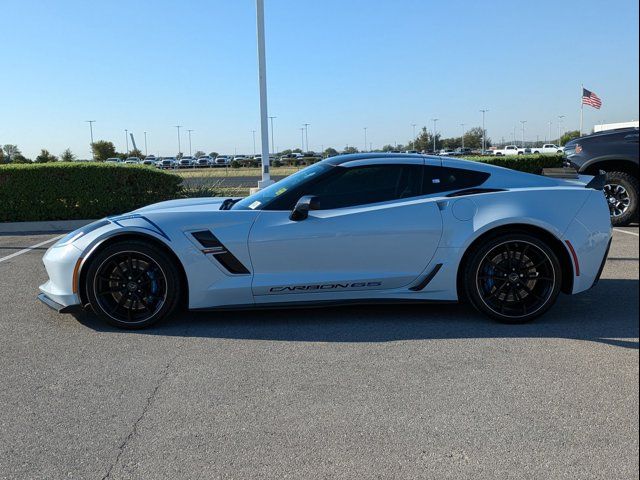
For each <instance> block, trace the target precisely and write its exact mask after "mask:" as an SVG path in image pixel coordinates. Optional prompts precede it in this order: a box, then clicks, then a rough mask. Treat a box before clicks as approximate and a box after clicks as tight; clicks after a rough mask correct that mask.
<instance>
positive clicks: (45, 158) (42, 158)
mask: <svg viewBox="0 0 640 480" xmlns="http://www.w3.org/2000/svg"><path fill="white" fill-rule="evenodd" d="M57 161H58V157H56V156H55V155H51V153H49V150H47V149H44V148H43V149H42V150H40V155H38V156H37V157H36V163H49V162H57Z"/></svg>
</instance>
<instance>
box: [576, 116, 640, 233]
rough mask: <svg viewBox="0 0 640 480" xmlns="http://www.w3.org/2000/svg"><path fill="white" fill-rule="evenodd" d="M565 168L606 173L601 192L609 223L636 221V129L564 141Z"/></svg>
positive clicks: (580, 171) (612, 131) (589, 173)
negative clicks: (604, 197)
mask: <svg viewBox="0 0 640 480" xmlns="http://www.w3.org/2000/svg"><path fill="white" fill-rule="evenodd" d="M564 154H565V166H567V167H573V168H575V169H576V170H577V171H578V173H584V174H586V175H596V174H597V173H598V172H599V171H600V170H603V171H604V172H606V174H607V179H606V182H605V186H604V193H605V196H606V197H607V202H608V204H609V212H610V213H611V223H612V224H613V225H616V226H620V225H627V224H629V222H631V221H633V220H637V218H638V196H639V194H640V193H639V192H638V129H637V128H626V129H621V130H610V131H605V132H601V133H594V134H593V135H587V136H586V137H581V138H577V139H575V140H571V141H570V142H567V144H566V145H565V146H564Z"/></svg>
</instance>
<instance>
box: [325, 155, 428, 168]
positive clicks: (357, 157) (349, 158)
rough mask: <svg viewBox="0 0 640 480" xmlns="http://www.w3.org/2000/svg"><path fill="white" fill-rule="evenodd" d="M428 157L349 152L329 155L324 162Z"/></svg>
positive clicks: (422, 156) (339, 163) (341, 162)
mask: <svg viewBox="0 0 640 480" xmlns="http://www.w3.org/2000/svg"><path fill="white" fill-rule="evenodd" d="M418 157H420V158H426V157H427V155H422V154H419V153H349V154H346V155H336V156H335V157H329V158H327V159H325V160H323V162H325V163H328V164H330V165H342V164H343V163H346V162H353V161H356V160H389V159H398V160H399V159H402V158H418Z"/></svg>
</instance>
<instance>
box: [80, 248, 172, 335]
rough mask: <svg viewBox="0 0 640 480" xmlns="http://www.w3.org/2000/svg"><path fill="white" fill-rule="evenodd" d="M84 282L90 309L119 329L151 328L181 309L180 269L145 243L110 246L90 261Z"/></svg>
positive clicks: (164, 255)
mask: <svg viewBox="0 0 640 480" xmlns="http://www.w3.org/2000/svg"><path fill="white" fill-rule="evenodd" d="M85 279H86V280H85V291H86V294H87V298H88V299H89V303H90V304H91V307H92V308H93V310H94V311H95V312H96V313H97V314H98V315H99V316H100V317H101V318H103V319H104V320H106V321H107V322H108V323H110V324H111V325H114V326H116V327H120V328H129V329H134V328H144V327H148V326H150V325H153V324H154V323H156V322H158V321H160V320H162V319H164V318H166V317H167V316H169V315H170V314H171V313H172V312H173V311H174V310H175V308H176V306H177V305H178V299H179V295H180V293H179V292H180V273H179V271H178V269H177V268H176V266H175V264H174V262H173V260H172V259H171V258H170V257H169V256H168V255H167V254H166V253H165V252H164V251H162V250H161V249H159V248H157V247H155V246H154V245H150V244H148V243H146V242H141V241H137V240H131V241H122V242H118V243H114V244H111V245H109V246H107V247H106V248H105V249H104V250H101V251H99V252H98V253H97V255H96V256H95V258H93V259H91V263H90V264H89V266H88V270H87V275H86V277H85Z"/></svg>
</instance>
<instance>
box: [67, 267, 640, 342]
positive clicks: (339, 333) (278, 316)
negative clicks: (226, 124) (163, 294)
mask: <svg viewBox="0 0 640 480" xmlns="http://www.w3.org/2000/svg"><path fill="white" fill-rule="evenodd" d="M76 318H77V319H78V320H79V321H80V322H81V323H82V324H84V325H85V326H87V327H89V328H92V329H94V330H96V331H100V332H112V333H118V334H138V335H162V336H181V337H201V338H225V339H245V340H246V339H250V340H271V341H300V342H390V341H398V340H425V339H456V338H460V339H464V338H566V339H576V340H589V341H594V342H601V343H605V344H608V345H612V346H617V347H625V348H633V349H638V280H635V279H628V280H626V279H625V280H623V279H616V280H611V279H602V280H601V281H600V283H599V284H598V285H597V286H596V287H595V288H593V289H592V290H590V291H589V292H585V293H583V294H580V295H575V296H569V295H561V296H560V297H559V299H558V302H557V303H556V305H555V306H554V307H553V308H552V309H551V310H550V311H549V312H548V313H547V314H546V315H544V316H543V317H540V318H538V319H536V320H534V321H533V322H532V323H528V324H524V325H503V324H500V323H496V322H494V321H492V320H490V319H488V318H486V317H484V316H483V315H480V314H478V313H477V312H476V311H475V310H473V309H472V308H471V307H470V306H468V305H463V304H462V305H457V304H411V305H408V304H400V305H363V306H345V307H331V308H306V309H302V308H295V309H293V308H292V309H268V310H242V311H240V310H236V311H209V312H181V313H178V314H176V315H174V317H173V318H171V319H170V320H167V321H165V322H163V323H162V324H161V325H158V326H155V327H152V328H148V329H144V330H119V329H116V328H112V327H110V326H109V325H107V324H105V323H103V322H102V321H101V320H100V319H98V318H97V317H96V316H94V315H89V314H85V313H83V314H79V315H77V316H76Z"/></svg>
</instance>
